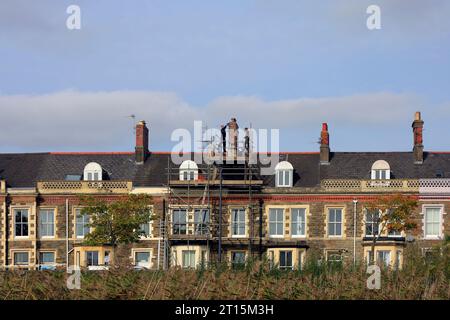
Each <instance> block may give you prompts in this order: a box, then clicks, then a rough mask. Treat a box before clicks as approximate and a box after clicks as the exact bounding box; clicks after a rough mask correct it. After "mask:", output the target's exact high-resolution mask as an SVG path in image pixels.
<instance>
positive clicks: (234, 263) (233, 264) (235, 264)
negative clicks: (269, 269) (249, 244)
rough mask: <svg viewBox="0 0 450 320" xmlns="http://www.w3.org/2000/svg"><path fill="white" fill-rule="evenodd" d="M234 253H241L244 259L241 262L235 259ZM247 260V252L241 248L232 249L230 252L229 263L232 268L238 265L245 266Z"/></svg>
mask: <svg viewBox="0 0 450 320" xmlns="http://www.w3.org/2000/svg"><path fill="white" fill-rule="evenodd" d="M235 254H242V255H243V256H244V260H243V261H242V262H238V261H235V260H234V259H233V258H234V257H235ZM246 261H247V252H246V251H243V250H232V251H231V252H230V264H231V266H232V267H233V268H236V267H238V266H245V264H246Z"/></svg>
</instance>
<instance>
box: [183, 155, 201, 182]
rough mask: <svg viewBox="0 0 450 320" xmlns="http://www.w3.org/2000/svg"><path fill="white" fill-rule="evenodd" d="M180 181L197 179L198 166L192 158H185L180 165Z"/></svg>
mask: <svg viewBox="0 0 450 320" xmlns="http://www.w3.org/2000/svg"><path fill="white" fill-rule="evenodd" d="M179 178H180V181H196V180H198V166H197V164H196V163H195V162H194V161H192V160H185V161H183V162H182V163H181V165H180V175H179Z"/></svg>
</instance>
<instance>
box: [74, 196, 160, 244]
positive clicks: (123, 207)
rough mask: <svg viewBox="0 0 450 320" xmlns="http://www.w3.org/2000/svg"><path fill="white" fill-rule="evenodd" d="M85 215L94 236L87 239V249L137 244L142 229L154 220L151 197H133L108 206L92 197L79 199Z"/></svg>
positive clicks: (106, 202) (110, 203) (107, 203)
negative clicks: (96, 246) (95, 246)
mask: <svg viewBox="0 0 450 320" xmlns="http://www.w3.org/2000/svg"><path fill="white" fill-rule="evenodd" d="M80 200H81V201H80V202H81V205H82V206H83V209H82V211H81V214H82V215H88V216H89V217H90V223H89V224H88V226H89V227H90V228H92V229H91V232H90V233H88V234H87V235H86V236H85V238H84V239H85V241H84V243H85V244H86V245H111V246H113V247H115V246H117V245H118V244H127V243H134V242H138V241H139V239H140V237H141V236H142V235H143V234H144V231H143V230H141V225H142V224H146V223H150V221H151V220H152V219H153V216H152V214H151V211H150V208H149V206H150V205H151V204H152V198H151V197H150V196H148V195H135V194H130V195H127V196H125V197H123V198H120V199H119V200H118V201H114V202H108V201H105V200H103V199H99V198H95V197H92V196H83V197H81V199H80Z"/></svg>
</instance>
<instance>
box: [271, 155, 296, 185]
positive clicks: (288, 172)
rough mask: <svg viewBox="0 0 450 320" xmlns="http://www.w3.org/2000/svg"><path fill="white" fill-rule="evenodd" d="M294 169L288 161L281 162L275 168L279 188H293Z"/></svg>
mask: <svg viewBox="0 0 450 320" xmlns="http://www.w3.org/2000/svg"><path fill="white" fill-rule="evenodd" d="M293 174H294V167H293V166H292V164H290V163H289V162H287V161H281V162H280V163H278V164H277V165H276V167H275V185H276V186H277V187H292V177H293Z"/></svg>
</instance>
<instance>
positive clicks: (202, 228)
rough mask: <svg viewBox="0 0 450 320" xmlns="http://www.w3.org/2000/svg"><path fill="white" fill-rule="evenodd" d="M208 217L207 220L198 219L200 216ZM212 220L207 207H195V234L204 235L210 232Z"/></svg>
mask: <svg viewBox="0 0 450 320" xmlns="http://www.w3.org/2000/svg"><path fill="white" fill-rule="evenodd" d="M199 216H200V217H201V218H206V217H207V218H208V219H207V220H205V221H198V217H199ZM210 221H211V215H210V211H209V209H207V208H195V209H194V234H195V235H199V236H204V235H207V234H209V226H210Z"/></svg>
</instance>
